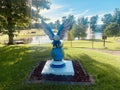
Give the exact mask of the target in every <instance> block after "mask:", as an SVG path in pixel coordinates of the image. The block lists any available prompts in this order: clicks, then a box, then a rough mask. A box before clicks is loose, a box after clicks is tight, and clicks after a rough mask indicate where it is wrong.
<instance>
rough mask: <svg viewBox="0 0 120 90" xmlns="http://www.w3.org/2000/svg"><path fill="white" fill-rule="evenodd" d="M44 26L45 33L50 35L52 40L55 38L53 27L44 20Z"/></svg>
mask: <svg viewBox="0 0 120 90" xmlns="http://www.w3.org/2000/svg"><path fill="white" fill-rule="evenodd" d="M42 28H43V29H44V31H45V33H46V34H47V35H48V36H49V38H50V39H51V40H53V37H54V33H53V32H52V29H51V28H50V27H49V26H48V25H47V24H46V23H45V22H44V21H43V20H42Z"/></svg>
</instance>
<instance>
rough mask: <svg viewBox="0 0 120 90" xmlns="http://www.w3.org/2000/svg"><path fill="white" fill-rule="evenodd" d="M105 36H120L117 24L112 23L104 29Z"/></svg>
mask: <svg viewBox="0 0 120 90" xmlns="http://www.w3.org/2000/svg"><path fill="white" fill-rule="evenodd" d="M103 33H104V35H107V36H120V29H119V25H118V24H117V23H111V24H110V25H108V26H107V27H106V28H105V29H104V32H103Z"/></svg>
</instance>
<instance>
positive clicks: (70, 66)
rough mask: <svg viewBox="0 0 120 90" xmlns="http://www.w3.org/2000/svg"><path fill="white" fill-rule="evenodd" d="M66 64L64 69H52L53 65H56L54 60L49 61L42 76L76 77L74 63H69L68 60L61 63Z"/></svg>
mask: <svg viewBox="0 0 120 90" xmlns="http://www.w3.org/2000/svg"><path fill="white" fill-rule="evenodd" d="M62 62H64V63H65V66H64V67H62V68H53V67H51V64H52V63H56V64H57V62H54V61H53V60H48V61H47V62H46V64H45V66H44V68H43V70H42V72H41V73H42V74H43V75H47V74H54V75H70V76H74V69H73V64H72V61H67V60H63V61H61V63H62ZM59 63H60V61H58V64H59Z"/></svg>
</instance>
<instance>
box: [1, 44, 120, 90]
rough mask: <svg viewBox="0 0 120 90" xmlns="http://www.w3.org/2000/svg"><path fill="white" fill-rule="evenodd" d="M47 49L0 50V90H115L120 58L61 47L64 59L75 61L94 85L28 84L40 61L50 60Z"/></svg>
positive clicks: (119, 84) (119, 86)
mask: <svg viewBox="0 0 120 90" xmlns="http://www.w3.org/2000/svg"><path fill="white" fill-rule="evenodd" d="M50 50H51V46H49V45H48V46H41V45H16V46H15V45H13V46H1V47H0V90H119V89H120V64H119V63H120V56H113V55H111V54H106V53H101V52H98V51H92V50H88V49H85V48H80V47H72V48H71V47H67V46H66V47H65V48H64V50H65V59H72V60H79V61H81V63H82V64H83V66H84V68H85V69H86V71H87V72H88V74H90V75H93V76H94V78H95V82H96V84H95V85H91V86H81V85H57V84H52V83H47V84H43V83H38V84H28V83H26V80H27V78H28V76H29V73H30V72H31V71H32V69H33V68H34V67H35V66H36V65H37V64H38V62H39V61H40V60H47V59H49V58H50V56H49V53H50Z"/></svg>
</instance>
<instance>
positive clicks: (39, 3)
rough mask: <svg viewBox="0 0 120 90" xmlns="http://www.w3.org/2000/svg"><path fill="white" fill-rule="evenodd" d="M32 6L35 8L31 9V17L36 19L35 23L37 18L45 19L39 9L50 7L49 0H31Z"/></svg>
mask: <svg viewBox="0 0 120 90" xmlns="http://www.w3.org/2000/svg"><path fill="white" fill-rule="evenodd" d="M32 6H33V7H34V8H36V10H33V12H32V17H33V19H35V20H36V23H38V22H39V18H40V19H43V20H46V19H47V18H44V17H43V16H41V15H40V14H39V13H40V10H41V9H50V2H49V1H48V0H32Z"/></svg>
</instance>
